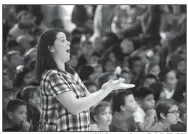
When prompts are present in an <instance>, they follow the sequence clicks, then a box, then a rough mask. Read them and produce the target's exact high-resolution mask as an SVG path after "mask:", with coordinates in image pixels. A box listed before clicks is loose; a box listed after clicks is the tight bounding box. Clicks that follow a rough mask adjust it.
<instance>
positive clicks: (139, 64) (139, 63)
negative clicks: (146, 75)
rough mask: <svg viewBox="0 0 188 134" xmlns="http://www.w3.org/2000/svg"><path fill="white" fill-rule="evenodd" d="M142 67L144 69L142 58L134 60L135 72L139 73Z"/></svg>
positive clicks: (133, 68)
mask: <svg viewBox="0 0 188 134" xmlns="http://www.w3.org/2000/svg"><path fill="white" fill-rule="evenodd" d="M141 69H142V61H140V60H137V61H134V63H133V67H132V70H133V72H135V73H139V72H140V71H141Z"/></svg>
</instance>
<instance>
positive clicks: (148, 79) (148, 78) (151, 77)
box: [143, 74, 157, 87]
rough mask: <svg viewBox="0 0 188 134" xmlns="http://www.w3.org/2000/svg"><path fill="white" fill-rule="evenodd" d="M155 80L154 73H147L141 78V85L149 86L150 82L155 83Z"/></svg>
mask: <svg viewBox="0 0 188 134" xmlns="http://www.w3.org/2000/svg"><path fill="white" fill-rule="evenodd" d="M156 82H157V78H156V76H155V75H152V74H147V75H146V76H145V77H144V79H143V86H144V87H149V86H150V85H151V84H153V83H156Z"/></svg>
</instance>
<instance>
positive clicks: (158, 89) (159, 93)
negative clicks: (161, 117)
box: [149, 83, 166, 102]
mask: <svg viewBox="0 0 188 134" xmlns="http://www.w3.org/2000/svg"><path fill="white" fill-rule="evenodd" d="M149 87H150V88H151V89H152V90H153V91H154V97H155V101H156V102H157V101H158V100H165V99H166V92H165V90H164V89H163V86H162V84H161V83H153V84H151V85H150V86H149Z"/></svg>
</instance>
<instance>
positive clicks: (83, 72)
mask: <svg viewBox="0 0 188 134" xmlns="http://www.w3.org/2000/svg"><path fill="white" fill-rule="evenodd" d="M78 72H79V73H78V74H79V76H80V78H81V80H88V79H89V78H90V75H91V74H93V73H94V68H93V67H92V66H90V65H84V66H81V67H80V69H79V71H78Z"/></svg>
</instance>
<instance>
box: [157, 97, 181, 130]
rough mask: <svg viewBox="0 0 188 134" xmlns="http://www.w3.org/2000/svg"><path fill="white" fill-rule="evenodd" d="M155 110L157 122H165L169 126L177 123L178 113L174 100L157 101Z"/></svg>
mask: <svg viewBox="0 0 188 134" xmlns="http://www.w3.org/2000/svg"><path fill="white" fill-rule="evenodd" d="M155 109H156V113H157V117H158V119H159V121H163V122H166V123H167V124H168V125H169V126H170V125H172V124H176V123H177V121H178V118H179V111H178V105H177V104H176V102H175V101H174V100H165V101H159V102H158V103H157V105H156V108H155Z"/></svg>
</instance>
